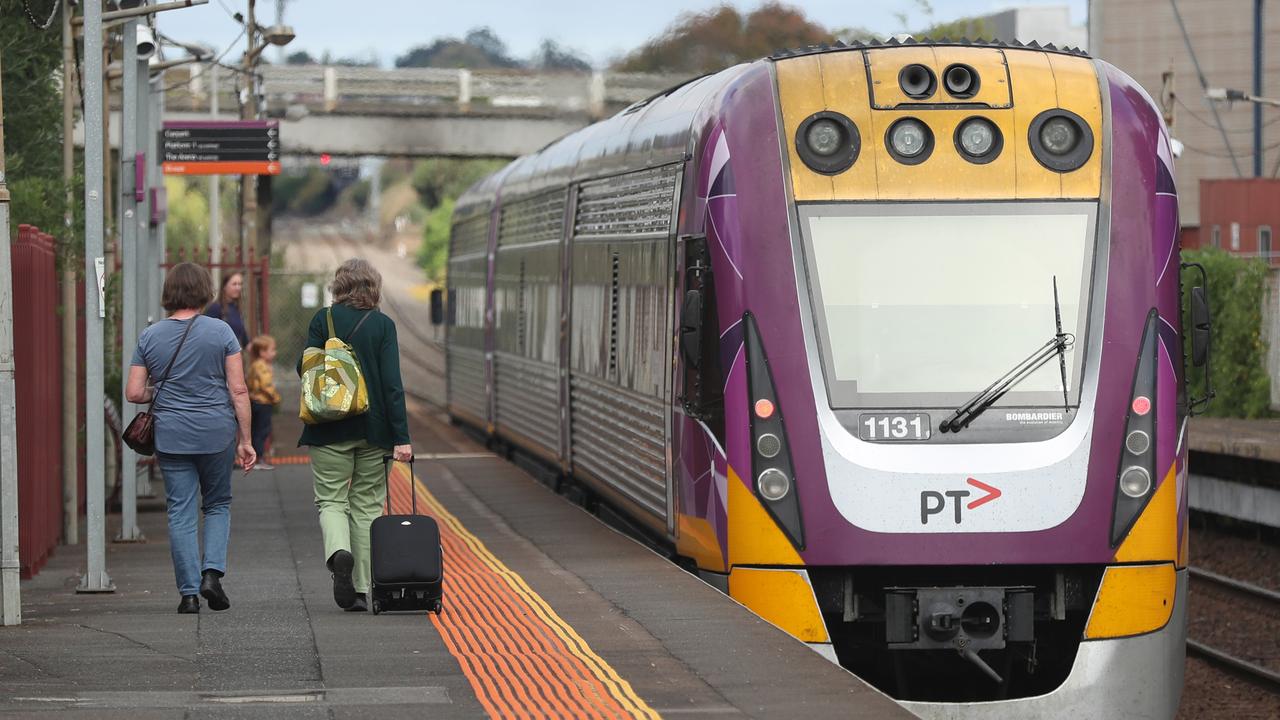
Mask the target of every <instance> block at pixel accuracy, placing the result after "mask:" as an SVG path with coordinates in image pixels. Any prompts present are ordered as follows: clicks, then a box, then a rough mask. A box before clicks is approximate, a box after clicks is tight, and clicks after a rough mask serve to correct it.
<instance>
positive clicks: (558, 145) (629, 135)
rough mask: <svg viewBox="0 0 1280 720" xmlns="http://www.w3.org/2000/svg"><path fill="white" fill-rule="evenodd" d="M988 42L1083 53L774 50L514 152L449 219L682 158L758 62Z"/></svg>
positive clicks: (864, 45)
mask: <svg viewBox="0 0 1280 720" xmlns="http://www.w3.org/2000/svg"><path fill="white" fill-rule="evenodd" d="M914 46H924V47H988V48H1007V49H1015V50H1029V51H1036V52H1049V53H1059V54H1064V55H1075V56H1078V57H1088V54H1087V53H1085V52H1084V51H1083V50H1080V49H1078V48H1058V47H1055V46H1054V45H1053V44H1052V43H1050V44H1046V45H1041V44H1039V43H1037V42H1029V43H1021V42H1017V41H1012V42H1002V41H995V40H967V39H964V40H950V39H940V40H934V39H928V38H925V39H916V38H906V39H905V40H899V39H897V38H894V39H890V40H886V41H884V42H862V41H854V42H850V43H846V42H842V41H836V42H834V43H829V44H828V43H824V44H821V45H810V46H807V47H803V48H796V49H791V50H781V51H778V52H776V53H774V54H773V55H770V56H768V57H766V58H761V59H760V60H758V61H756V62H753V63H744V64H741V65H735V66H733V67H730V68H727V69H725V70H721V71H720V72H717V73H713V74H709V75H703V76H701V77H697V78H693V79H691V80H688V81H686V82H683V83H681V84H679V85H676V86H674V87H671V88H669V89H667V90H664V91H662V92H660V93H657V94H656V95H653V96H651V97H649V98H646V99H645V100H641V101H639V102H637V103H634V104H632V105H631V106H629V107H627V108H625V109H624V110H621V111H620V112H618V113H617V114H616V115H614V116H613V117H611V118H608V119H606V120H602V121H600V122H597V123H594V124H592V125H589V126H587V127H585V128H583V129H581V130H578V131H576V132H573V133H570V134H568V135H566V136H564V137H562V138H560V139H558V140H556V141H554V142H552V143H550V144H549V145H547V146H546V147H544V148H542V149H541V150H539V151H538V152H535V153H532V154H529V155H524V156H522V157H520V158H517V159H516V160H515V161H513V162H512V163H511V164H510V165H507V166H506V167H505V168H503V169H502V170H500V171H498V172H497V173H494V174H493V175H490V176H489V177H487V178H485V179H484V180H481V181H480V182H478V183H476V184H475V185H473V186H472V187H471V188H469V189H468V190H467V191H466V192H465V193H463V195H462V197H460V198H459V199H458V203H457V205H456V208H455V210H454V222H460V221H462V220H466V219H469V218H471V217H474V216H475V215H477V214H479V213H482V212H485V211H487V210H488V209H489V208H490V207H492V205H493V202H494V201H495V200H496V199H497V197H498V196H499V194H501V195H502V196H503V197H504V198H506V199H508V200H510V199H513V198H522V197H527V196H529V195H533V194H536V193H539V192H544V191H547V190H551V189H555V188H563V187H567V186H568V185H569V184H570V183H572V182H576V181H579V180H584V179H590V178H596V177H606V176H608V175H613V174H617V173H620V172H625V171H627V170H634V169H638V168H646V167H657V166H659V165H665V164H667V163H672V162H679V161H680V160H683V159H684V157H685V154H686V153H687V152H688V151H689V140H690V137H691V136H692V135H693V133H694V131H695V129H696V128H695V125H694V119H695V115H696V114H697V113H698V111H699V109H700V108H701V107H702V106H703V104H704V103H705V102H706V101H707V100H708V99H710V98H711V97H713V96H714V95H715V94H716V93H717V92H719V91H720V90H722V89H723V88H724V87H725V86H727V85H728V84H729V83H731V82H733V81H734V80H735V79H737V78H738V77H741V76H742V75H743V74H744V73H746V72H747V71H748V69H749V68H750V67H752V66H754V65H756V64H758V63H760V62H776V61H780V60H786V59H788V58H793V57H801V56H805V55H815V54H821V53H832V52H847V51H858V50H875V49H885V48H898V47H914Z"/></svg>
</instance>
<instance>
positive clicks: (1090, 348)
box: [433, 41, 1209, 718]
mask: <svg viewBox="0 0 1280 720" xmlns="http://www.w3.org/2000/svg"><path fill="white" fill-rule="evenodd" d="M1172 163H1173V160H1172V156H1171V153H1170V144H1169V137H1168V134H1167V131H1166V129H1165V127H1164V125H1163V123H1162V120H1161V115H1160V113H1159V112H1158V111H1157V109H1156V108H1155V107H1154V105H1153V104H1152V102H1151V100H1150V98H1149V97H1148V96H1147V95H1146V94H1145V93H1144V92H1143V90H1142V88H1140V87H1139V86H1138V85H1137V83H1135V82H1134V81H1133V80H1132V79H1130V78H1129V77H1128V76H1126V75H1125V74H1124V73H1122V72H1120V71H1119V70H1117V69H1116V68H1114V67H1112V66H1110V65H1108V64H1107V63H1105V62H1101V61H1097V60H1092V59H1090V58H1088V57H1087V56H1085V55H1084V54H1083V53H1081V52H1079V51H1075V50H1061V49H1055V48H1054V47H1053V46H1046V47H1040V46H1038V45H1035V44H1032V45H1028V46H1023V45H1017V44H1014V45H1009V44H984V43H950V42H916V41H907V42H906V43H898V42H896V41H894V42H890V43H886V44H874V45H871V44H867V45H864V44H857V45H853V46H845V45H837V46H832V47H827V46H823V47H816V48H807V49H803V50H798V51H791V52H784V53H779V54H777V55H775V56H773V57H770V58H766V59H763V60H760V61H758V62H754V63H749V64H745V65H739V66H737V67H733V68H730V69H728V70H725V71H723V72H720V73H717V74H714V75H710V76H706V77H702V78H698V79H696V80H693V81H690V82H688V83H686V84H684V85H681V86H679V87H676V88H673V89H671V90H670V91H667V92H665V93H662V94H660V95H658V96H655V97H653V98H650V99H648V100H645V101H643V102H639V103H636V104H635V105H633V106H631V107H629V108H627V109H625V110H623V111H622V112H620V113H618V114H617V115H616V116H615V117H613V118H610V119H608V120H606V121H603V122H600V123H597V124H595V125H592V126H590V127H588V128H586V129H584V130H582V131H580V132H576V133H573V134H571V135H569V136H567V137H565V138H563V139H561V140H559V141H557V142H555V143H553V144H551V145H549V146H548V147H546V148H544V149H543V150H541V151H540V152H537V153H535V154H532V155H529V156H526V157H522V158H520V159H518V160H517V161H515V162H514V163H512V164H511V165H509V166H507V167H506V168H505V169H503V170H502V171H500V172H498V173H496V174H494V175H492V176H491V177H489V178H487V179H485V180H483V181H482V182H480V183H479V184H477V185H476V186H475V187H473V188H472V189H471V190H470V191H468V192H467V193H466V195H465V196H464V197H463V198H461V199H460V200H459V202H458V204H457V207H456V210H455V214H454V219H453V222H454V224H453V231H452V236H451V241H450V256H449V265H448V295H447V299H448V303H447V307H448V310H447V315H448V318H447V320H448V329H447V338H448V411H449V413H450V415H451V416H452V417H453V418H454V419H455V420H457V421H460V422H462V423H466V424H470V425H472V426H474V427H475V428H478V429H480V430H481V431H482V432H484V433H487V434H488V436H490V437H492V438H495V439H496V440H499V441H501V442H504V443H507V444H509V445H510V446H514V447H516V448H519V449H521V450H523V451H524V452H525V453H527V454H529V455H531V456H534V457H536V458H539V459H540V460H541V461H543V462H545V463H547V464H549V465H551V466H553V467H554V468H557V469H558V470H559V471H561V472H562V473H564V475H565V476H566V477H572V478H574V479H576V481H577V482H579V483H581V484H582V485H585V486H587V487H588V488H590V489H591V490H592V491H593V492H594V493H595V494H596V495H597V496H598V497H599V498H601V499H602V500H603V501H605V502H607V503H608V504H609V505H611V506H612V507H613V508H615V509H616V510H618V511H620V512H622V513H624V514H625V515H626V516H628V517H629V518H630V519H631V520H632V521H633V522H635V523H637V524H639V525H642V526H644V527H645V528H647V529H648V531H650V532H651V533H652V534H654V535H655V536H657V537H659V538H661V539H663V540H665V542H667V543H669V545H670V546H671V547H672V548H673V549H674V552H675V553H677V554H678V555H680V556H681V557H683V558H684V559H686V560H687V561H688V562H689V563H690V564H691V565H693V566H696V568H697V570H698V572H699V573H700V574H701V576H702V577H703V578H705V579H706V580H707V581H708V582H710V583H712V584H714V585H716V586H717V587H719V588H721V589H722V590H724V591H725V592H727V593H729V594H730V595H731V596H733V597H734V598H735V599H737V600H738V601H740V602H742V603H743V604H745V605H746V606H748V607H749V608H751V609H752V610H754V611H755V612H756V613H758V614H759V615H761V616H762V617H764V618H765V619H767V620H769V621H770V622H772V623H774V624H775V625H777V626H779V627H780V628H782V629H784V630H786V631H787V632H789V633H791V634H792V635H794V636H795V637H796V638H798V639H800V640H802V641H804V642H806V643H809V644H810V645H811V646H812V647H813V648H814V649H816V650H817V651H819V652H821V653H823V654H824V655H826V656H827V657H829V658H831V659H832V660H835V661H838V662H839V663H840V664H842V665H844V666H845V667H847V668H848V669H850V670H851V671H853V672H855V673H856V674H858V675H859V676H861V677H862V678H864V679H866V680H867V681H869V682H871V683H874V684H875V685H876V686H877V687H879V688H881V689H882V690H883V691H884V692H886V693H888V694H889V695H891V696H892V697H894V698H897V699H899V700H901V701H903V702H904V704H905V705H906V706H907V707H908V708H909V709H911V710H912V711H914V712H916V713H918V714H920V715H922V716H925V717H936V718H960V717H998V718H1031V717H1077V718H1103V717H1106V718H1120V717H1144V718H1146V717H1172V716H1173V714H1174V713H1175V711H1176V708H1177V705H1178V699H1179V695H1180V692H1181V687H1182V668H1183V645H1184V640H1185V635H1186V592H1187V578H1186V570H1185V567H1186V562H1187V526H1186V518H1187V486H1186V484H1187V448H1186V428H1187V425H1186V420H1187V417H1188V415H1189V412H1190V411H1191V410H1192V409H1194V408H1195V407H1196V406H1197V404H1198V403H1200V402H1203V401H1204V400H1205V399H1203V398H1201V399H1192V398H1188V396H1187V392H1186V377H1185V375H1186V369H1185V368H1184V354H1183V353H1184V351H1183V332H1182V318H1181V311H1180V300H1181V275H1182V273H1181V269H1182V268H1181V266H1180V260H1179V246H1178V217H1177V197H1176V193H1175V189H1174V184H1173V175H1172V172H1171V168H1172ZM1191 300H1192V303H1191V305H1192V308H1193V322H1194V327H1195V332H1194V333H1192V340H1193V342H1192V343H1191V344H1192V345H1193V346H1194V347H1193V349H1192V351H1191V356H1192V364H1193V365H1203V364H1204V363H1205V361H1206V354H1207V348H1208V334H1209V318H1208V306H1207V302H1206V301H1205V296H1204V290H1203V289H1202V288H1199V287H1197V288H1193V289H1192V290H1191ZM441 307H443V306H442V305H438V306H437V307H436V308H435V309H434V310H433V314H435V315H437V318H436V319H437V320H438V319H440V316H441V315H442V314H443V313H442V312H439V311H440V310H441Z"/></svg>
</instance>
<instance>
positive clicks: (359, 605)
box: [343, 593, 369, 612]
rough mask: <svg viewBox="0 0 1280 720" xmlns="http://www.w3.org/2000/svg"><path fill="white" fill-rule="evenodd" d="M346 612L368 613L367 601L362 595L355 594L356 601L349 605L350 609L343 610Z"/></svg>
mask: <svg viewBox="0 0 1280 720" xmlns="http://www.w3.org/2000/svg"><path fill="white" fill-rule="evenodd" d="M343 610H346V611H347V612H368V611H369V600H368V598H367V597H366V596H365V594H364V593H356V601H355V602H353V603H351V607H347V608H343Z"/></svg>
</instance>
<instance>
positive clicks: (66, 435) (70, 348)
mask: <svg viewBox="0 0 1280 720" xmlns="http://www.w3.org/2000/svg"><path fill="white" fill-rule="evenodd" d="M72 12H73V10H72V7H71V0H62V180H63V182H65V183H66V185H67V197H66V202H67V207H66V210H65V211H64V212H63V215H62V230H63V233H64V235H63V238H62V243H63V247H68V246H69V244H70V243H71V240H72V238H74V237H75V231H74V229H73V223H74V222H75V218H74V213H73V212H72V211H71V208H72V207H73V206H74V205H75V200H76V199H75V189H74V185H73V181H74V180H75V171H76V167H75V145H74V142H73V139H72V137H71V135H72V131H73V128H74V118H75V87H76V85H75V42H76V39H75V36H74V35H73V34H72V31H71V14H72ZM71 256H72V253H65V254H64V256H63V257H62V542H64V543H66V544H67V545H75V544H77V543H79V542H80V522H79V516H80V499H79V497H78V494H79V484H80V483H79V479H80V472H79V467H78V463H79V461H80V452H79V447H80V418H79V409H80V398H79V397H78V394H79V393H78V392H77V391H78V390H79V384H80V383H79V373H78V370H79V368H78V367H77V364H78V363H77V359H78V357H79V353H78V352H77V351H76V305H77V302H76V269H75V267H74V266H73V265H72V263H71Z"/></svg>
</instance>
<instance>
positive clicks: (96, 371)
mask: <svg viewBox="0 0 1280 720" xmlns="http://www.w3.org/2000/svg"><path fill="white" fill-rule="evenodd" d="M102 46H103V42H102V3H100V2H87V3H84V61H85V67H84V75H83V77H82V78H81V80H82V82H83V84H84V218H85V220H84V263H85V273H84V275H85V285H86V288H85V318H84V325H85V332H84V337H85V343H84V353H85V458H84V464H85V469H86V470H87V474H88V490H87V492H86V500H87V502H88V508H89V509H88V527H87V534H88V536H87V537H86V545H87V546H88V558H87V560H88V562H87V567H86V571H85V575H84V577H83V578H82V579H81V580H80V585H79V587H77V588H76V592H115V589H116V588H115V585H114V584H112V582H111V578H110V577H109V576H108V575H107V567H106V548H105V547H104V541H105V535H106V522H105V520H106V518H105V516H106V487H105V485H106V482H105V480H106V478H105V477H104V473H103V462H104V460H105V458H106V452H105V450H104V447H103V441H104V440H105V439H106V438H105V437H104V432H103V425H104V422H103V407H102V397H103V380H102V370H103V367H102V365H103V363H102V326H103V321H102V319H103V317H104V315H105V312H106V308H104V307H103V297H102V280H103V272H104V267H103V257H102V221H103V216H102V201H103V193H102V174H103V170H104V165H103V158H102V156H103V152H102V145H103V142H104V138H103V133H102V128H103V126H102V124H101V123H99V122H96V120H97V119H98V118H100V117H102V115H103V112H104V109H105V107H106V102H105V98H103V92H102V91H103V86H104V81H103V78H102ZM6 246H7V243H6ZM95 283H96V286H95ZM95 290H96V292H95ZM4 424H5V425H6V426H9V424H8V423H4Z"/></svg>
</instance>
